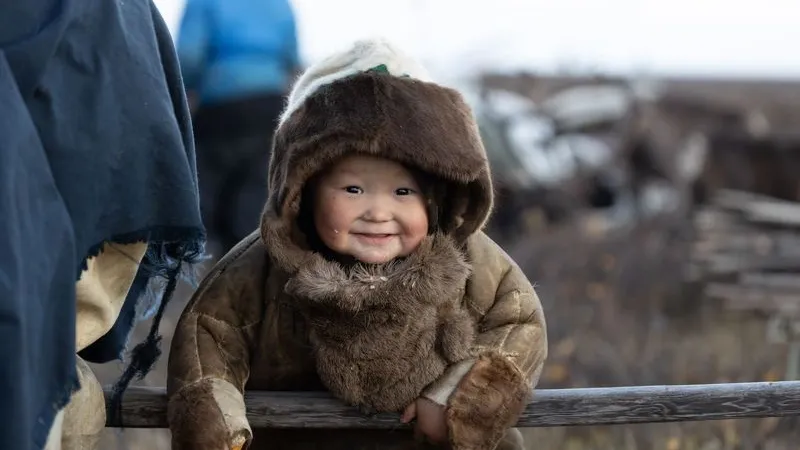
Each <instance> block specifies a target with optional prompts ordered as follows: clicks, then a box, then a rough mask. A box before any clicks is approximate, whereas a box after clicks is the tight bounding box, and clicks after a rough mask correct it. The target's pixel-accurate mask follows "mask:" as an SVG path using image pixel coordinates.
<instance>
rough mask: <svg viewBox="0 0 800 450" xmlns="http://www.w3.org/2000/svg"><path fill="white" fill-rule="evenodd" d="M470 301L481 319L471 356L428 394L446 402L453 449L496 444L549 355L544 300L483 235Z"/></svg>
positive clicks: (476, 247)
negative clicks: (540, 299) (543, 311)
mask: <svg viewBox="0 0 800 450" xmlns="http://www.w3.org/2000/svg"><path fill="white" fill-rule="evenodd" d="M468 253H469V256H470V260H471V263H472V265H473V275H472V277H471V278H470V280H469V281H468V283H467V288H466V293H465V304H466V306H467V308H469V310H470V312H471V313H472V315H473V316H474V317H475V318H476V321H477V324H478V335H477V338H476V342H475V345H474V347H473V352H472V353H473V355H474V357H473V358H471V359H468V360H464V361H461V362H459V363H456V364H454V365H452V366H451V367H450V368H449V369H448V371H447V372H446V373H445V374H444V375H443V376H442V377H441V378H440V379H439V380H437V381H436V382H434V383H433V384H432V385H431V386H429V388H428V389H426V391H425V393H424V395H425V396H426V397H428V398H430V399H432V400H433V401H436V402H438V403H440V404H442V405H446V407H447V421H448V426H449V429H450V440H451V445H452V446H453V448H456V449H460V448H464V449H466V448H469V449H492V448H494V446H495V445H496V444H497V442H499V440H500V439H501V438H502V436H503V434H504V433H505V432H506V430H507V429H508V428H510V427H512V426H513V425H514V424H515V423H516V421H517V420H518V418H519V415H520V413H521V412H522V410H523V409H524V408H525V406H526V404H527V402H528V401H529V400H530V398H531V394H532V391H533V388H534V387H535V386H536V383H537V382H538V380H539V375H540V374H541V371H542V366H543V364H544V361H545V359H546V357H547V331H546V324H545V319H544V315H543V313H542V306H541V303H540V301H539V298H538V296H537V295H536V292H535V291H534V289H533V286H531V283H530V282H529V281H528V279H527V278H526V277H525V275H524V274H523V273H522V271H521V270H520V268H519V267H518V266H517V265H516V263H514V261H512V260H511V258H510V257H509V256H508V255H507V254H506V253H505V252H504V251H503V250H502V249H501V248H500V247H499V246H497V244H495V243H494V242H492V241H491V239H489V238H488V237H487V236H486V235H484V234H483V233H480V234H477V235H475V236H473V237H472V238H470V241H469V242H468Z"/></svg>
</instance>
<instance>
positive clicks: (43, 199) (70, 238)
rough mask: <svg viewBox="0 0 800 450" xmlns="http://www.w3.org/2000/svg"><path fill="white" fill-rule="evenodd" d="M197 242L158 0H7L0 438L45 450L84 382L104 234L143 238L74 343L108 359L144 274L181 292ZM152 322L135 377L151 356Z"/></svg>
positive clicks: (134, 364)
mask: <svg viewBox="0 0 800 450" xmlns="http://www.w3.org/2000/svg"><path fill="white" fill-rule="evenodd" d="M204 239H205V236H204V230H203V227H202V222H201V220H200V210H199V202H198V194H197V176H196V169H195V156H194V143H193V140H192V133H191V122H190V117H189V112H188V108H187V104H186V98H185V94H184V90H183V85H182V81H181V77H180V71H179V68H178V64H177V60H176V57H175V51H174V48H173V45H172V40H171V37H170V35H169V33H168V31H167V28H166V26H165V24H164V22H163V20H162V19H161V16H160V15H159V13H158V11H157V9H156V8H155V6H154V5H153V4H152V2H151V1H150V0H124V1H123V0H97V1H79V0H25V1H7V2H0V361H2V362H0V398H2V399H3V400H2V401H0V421H2V423H3V424H5V426H2V427H0V448H2V449H6V448H8V449H12V448H13V449H17V450H21V449H40V448H42V447H43V446H44V443H45V439H46V436H47V432H48V430H49V428H50V425H51V423H52V420H53V418H54V416H55V414H56V412H57V410H58V409H59V408H61V407H62V406H63V405H64V404H65V403H66V401H67V400H68V399H69V395H70V393H71V392H72V390H73V389H75V388H76V387H77V381H76V380H77V377H76V373H75V323H74V321H75V282H76V281H77V279H78V277H79V276H80V272H81V270H82V269H83V268H84V267H85V264H86V261H87V259H88V258H90V257H91V256H93V255H95V254H97V252H98V251H99V249H100V248H101V247H102V245H103V243H104V242H118V243H130V242H136V241H147V242H148V243H149V246H148V251H147V254H146V256H145V258H144V260H143V263H142V265H141V267H140V270H139V273H138V274H137V277H136V280H135V282H134V288H132V289H131V291H130V295H129V296H128V298H127V299H126V302H125V304H124V305H123V308H122V314H120V317H119V319H118V320H117V322H116V324H115V325H114V328H113V329H112V330H111V332H109V333H108V334H107V335H106V336H105V337H104V338H103V339H101V340H100V341H98V342H97V343H95V344H94V345H92V346H90V347H89V348H87V349H85V350H84V351H83V352H82V356H84V357H86V358H87V359H89V360H91V361H95V362H106V361H110V360H113V359H117V358H119V357H120V356H121V355H122V354H123V351H124V349H125V345H126V342H127V340H128V335H129V333H130V330H131V328H132V327H133V325H134V324H135V323H136V319H137V318H136V311H137V308H136V305H137V302H138V301H140V300H141V299H142V298H144V297H145V296H144V295H143V293H144V292H145V287H146V286H147V285H148V283H149V282H150V281H152V280H153V279H154V278H162V279H164V281H165V284H166V286H167V288H170V287H174V284H175V281H176V277H177V276H178V274H179V272H180V271H181V270H182V269H185V268H186V267H187V266H191V264H192V263H195V262H196V261H198V259H199V258H200V256H201V255H202V253H203V243H204ZM168 290H169V289H168ZM166 294H169V292H167V293H166ZM168 300H169V295H165V296H164V298H158V301H160V302H161V303H160V304H156V305H155V306H156V308H155V309H156V310H157V313H156V318H157V319H160V316H161V314H162V313H163V310H164V306H165V305H166V302H167V301H168ZM156 322H158V320H156ZM154 328H155V330H154V332H153V333H151V335H150V336H148V339H147V341H146V342H145V343H143V344H141V345H140V346H138V347H137V349H136V350H135V351H134V352H133V356H132V358H131V363H130V365H129V369H128V371H127V375H129V376H128V378H132V377H134V376H138V375H143V374H144V373H145V372H146V371H147V370H148V369H149V367H150V366H151V365H152V362H153V361H154V360H155V358H157V357H158V354H159V350H158V344H159V340H160V338H159V337H158V335H157V323H156V324H154ZM137 355H138V356H137ZM127 375H126V376H127ZM125 384H126V383H121V384H120V385H119V386H118V388H119V390H121V389H122V388H124V385H125Z"/></svg>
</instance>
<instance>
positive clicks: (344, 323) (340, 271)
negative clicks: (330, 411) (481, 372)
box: [285, 235, 475, 411]
mask: <svg viewBox="0 0 800 450" xmlns="http://www.w3.org/2000/svg"><path fill="white" fill-rule="evenodd" d="M469 274H470V266H469V265H468V264H467V262H466V256H465V255H464V254H463V252H461V251H460V250H459V249H458V248H457V247H456V245H455V242H454V241H453V239H452V238H450V237H448V236H444V235H434V236H429V237H427V238H426V239H425V240H424V241H423V242H422V244H421V245H420V247H419V248H418V249H417V251H415V252H414V253H413V254H412V255H411V256H409V257H407V258H404V259H402V260H396V261H393V262H390V263H387V264H383V265H362V264H357V265H355V266H353V267H347V268H345V267H343V266H341V265H340V264H338V263H336V262H332V261H328V260H325V259H324V258H322V257H321V256H319V255H315V257H314V258H312V259H311V260H310V261H309V263H308V264H306V265H305V266H303V267H301V268H300V269H299V271H298V272H297V274H296V275H295V276H294V277H293V278H291V279H290V280H289V282H288V283H287V284H286V288H285V290H286V293H287V294H289V295H291V296H292V297H294V298H295V299H296V300H295V305H296V306H298V307H299V308H300V309H301V310H302V311H304V313H305V314H306V315H307V317H308V322H309V324H310V325H311V341H312V344H313V346H314V350H315V356H316V361H317V372H318V373H319V375H320V379H321V380H322V381H323V383H324V384H325V385H326V387H327V388H328V389H329V390H330V391H331V392H332V393H333V394H334V395H335V396H337V397H339V398H341V399H343V400H344V401H346V402H348V403H350V404H354V405H358V406H360V407H362V408H363V409H365V410H369V411H400V410H402V409H403V408H405V407H406V406H407V405H408V404H409V403H411V402H412V401H413V400H414V399H415V398H417V397H418V396H419V395H420V393H421V391H422V390H423V389H424V388H425V386H427V385H428V384H430V383H431V382H433V381H435V380H436V379H437V378H438V377H439V376H441V374H442V373H444V370H445V368H446V367H447V366H448V364H450V363H452V362H455V361H460V360H462V359H464V358H467V357H468V356H469V349H470V348H471V346H472V343H473V341H474V337H475V324H474V321H473V319H472V318H471V317H470V315H469V314H468V313H467V311H466V310H465V309H464V308H463V307H462V297H463V290H464V287H465V285H466V281H467V277H468V276H469Z"/></svg>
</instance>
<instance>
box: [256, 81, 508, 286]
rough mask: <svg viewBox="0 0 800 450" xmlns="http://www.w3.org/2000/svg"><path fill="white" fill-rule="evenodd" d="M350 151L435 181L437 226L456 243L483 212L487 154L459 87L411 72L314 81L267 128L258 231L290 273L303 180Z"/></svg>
mask: <svg viewBox="0 0 800 450" xmlns="http://www.w3.org/2000/svg"><path fill="white" fill-rule="evenodd" d="M354 153H360V154H366V155H374V156H380V157H385V158H388V159H391V160H394V161H397V162H400V163H402V164H405V165H407V166H410V167H412V168H415V169H418V170H421V171H423V172H425V173H427V174H430V175H433V176H435V177H436V178H438V179H440V180H442V181H443V184H446V185H447V189H446V197H447V202H446V204H444V205H437V206H438V207H439V209H438V216H439V218H438V219H439V220H438V222H439V226H440V228H441V230H442V231H443V232H444V233H446V234H449V235H452V236H453V237H454V238H455V239H456V241H457V242H458V243H459V244H460V243H463V242H464V241H465V240H466V239H467V238H468V237H469V236H470V235H472V234H473V233H475V232H476V231H478V230H480V229H481V228H482V227H483V225H484V223H485V222H486V220H487V219H488V217H489V214H490V212H491V209H492V201H493V197H492V195H493V194H492V182H491V175H490V171H489V166H488V159H487V156H486V151H485V149H484V148H483V143H482V142H481V139H480V135H479V133H478V127H477V124H476V122H475V120H474V117H473V115H472V111H471V109H470V108H469V106H468V105H467V104H466V103H465V102H464V100H463V98H462V97H461V95H460V94H459V93H458V92H456V91H455V90H452V89H449V88H446V87H443V86H439V85H437V84H434V83H427V82H423V81H419V80H415V79H411V78H400V77H394V76H391V75H386V74H375V73H364V74H359V75H355V76H351V77H348V78H345V79H342V80H339V81H336V82H334V83H331V84H329V85H326V86H323V87H321V88H320V89H319V90H318V91H316V92H315V93H314V94H312V95H311V96H309V97H308V98H307V99H306V101H305V103H304V104H303V105H302V106H301V107H299V108H298V109H297V110H296V111H295V112H294V113H292V114H291V116H289V117H288V118H287V120H286V121H285V122H284V123H283V124H282V125H281V126H280V128H279V129H278V130H277V132H276V135H275V139H274V145H273V151H272V158H271V160H270V168H269V200H268V202H267V205H266V207H265V210H264V213H263V215H262V219H261V227H262V230H261V231H262V238H263V240H264V242H265V243H266V244H267V248H268V249H269V250H270V254H271V255H272V258H273V260H274V261H275V263H276V264H277V265H278V266H280V267H281V268H282V269H284V270H285V271H287V272H289V273H293V272H294V271H295V270H296V269H297V268H298V267H300V266H301V265H302V260H303V258H304V253H307V252H305V251H304V250H306V249H305V239H304V236H302V234H301V233H299V231H298V230H297V226H296V224H295V221H296V219H297V215H298V213H299V210H300V201H301V195H302V191H303V187H304V186H305V184H306V182H307V181H308V180H309V179H310V178H311V177H312V176H314V175H315V174H318V173H319V172H321V171H322V170H324V169H325V168H327V167H329V166H330V165H331V164H332V163H333V162H334V161H335V160H337V159H339V158H341V157H343V156H345V155H349V154H354Z"/></svg>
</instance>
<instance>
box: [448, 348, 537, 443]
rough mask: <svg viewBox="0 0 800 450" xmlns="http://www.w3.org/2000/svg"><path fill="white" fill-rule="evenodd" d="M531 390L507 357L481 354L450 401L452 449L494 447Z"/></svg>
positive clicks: (515, 420)
mask: <svg viewBox="0 0 800 450" xmlns="http://www.w3.org/2000/svg"><path fill="white" fill-rule="evenodd" d="M530 394H531V385H530V383H529V382H528V380H525V379H524V377H523V376H522V373H521V372H520V371H519V369H517V368H516V367H514V365H513V364H512V363H511V362H510V361H509V360H508V359H506V358H504V357H503V356H501V355H499V354H497V353H494V352H490V353H485V354H483V355H481V357H480V358H478V360H477V361H476V362H475V365H473V366H472V369H471V370H470V371H469V372H467V374H466V375H465V376H464V378H463V379H462V380H461V382H460V383H459V385H458V387H457V388H456V390H455V391H454V392H453V395H451V396H450V399H449V402H448V406H447V425H448V427H449V430H450V443H451V445H452V447H453V449H455V450H467V449H469V450H493V449H495V448H496V447H497V445H498V443H499V442H500V441H501V440H502V439H503V436H504V434H505V433H506V432H507V431H508V429H509V428H511V427H512V426H513V425H514V424H515V423H516V422H517V420H518V419H519V415H520V414H521V413H522V411H523V409H524V408H525V406H526V404H527V402H528V400H529V399H530Z"/></svg>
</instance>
